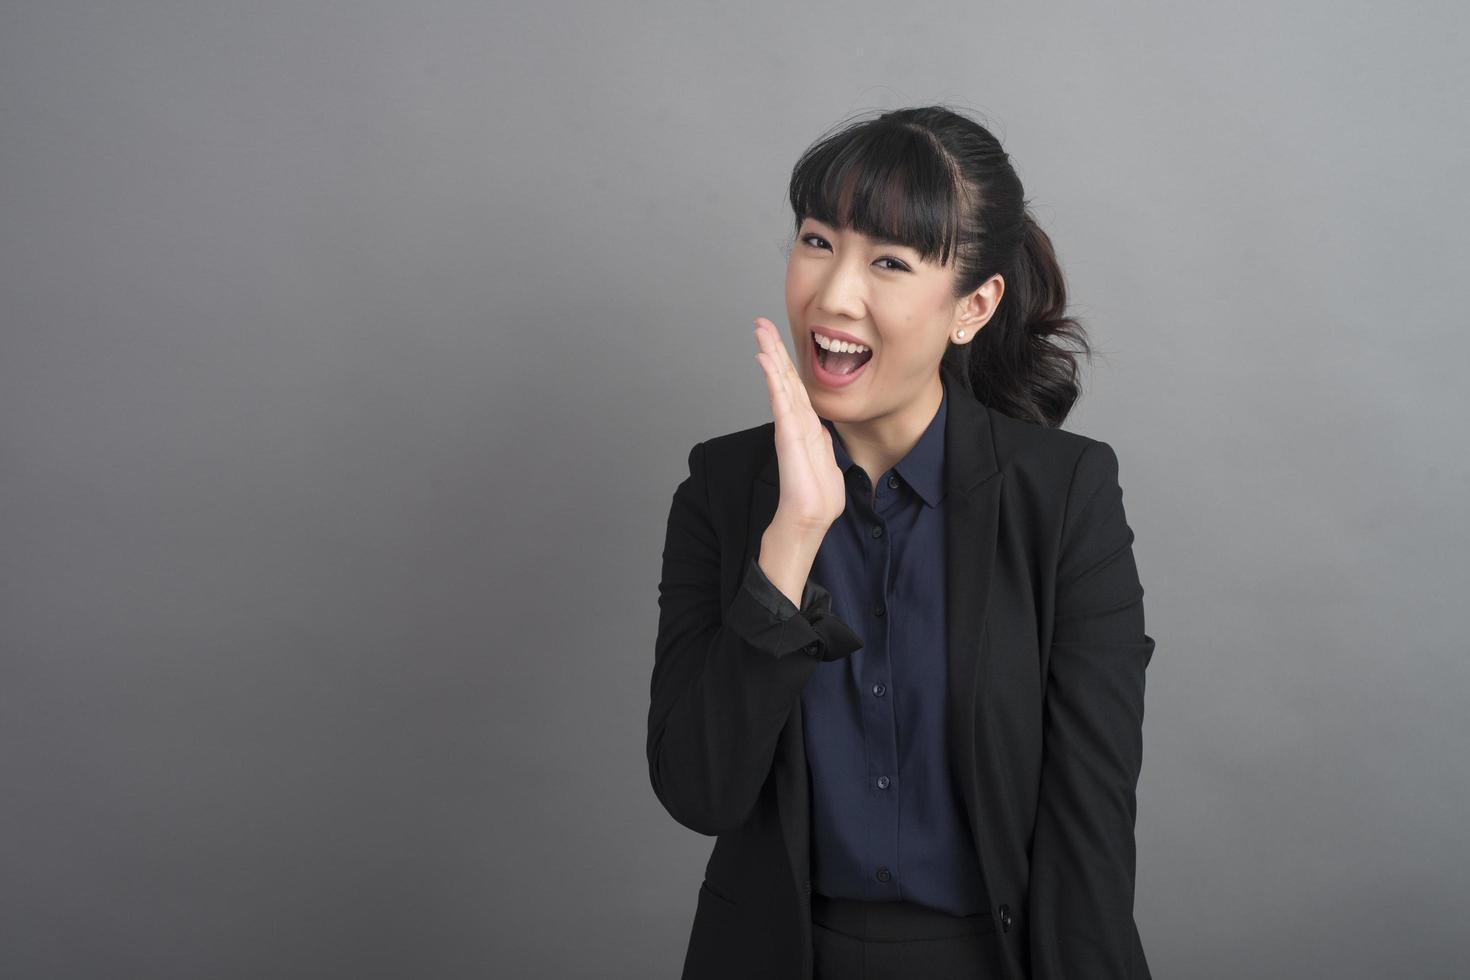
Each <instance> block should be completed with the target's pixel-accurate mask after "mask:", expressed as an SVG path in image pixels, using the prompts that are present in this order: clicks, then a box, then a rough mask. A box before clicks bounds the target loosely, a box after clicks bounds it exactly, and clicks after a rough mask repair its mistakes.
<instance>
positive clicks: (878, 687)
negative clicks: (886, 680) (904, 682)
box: [873, 684, 888, 698]
mask: <svg viewBox="0 0 1470 980" xmlns="http://www.w3.org/2000/svg"><path fill="white" fill-rule="evenodd" d="M886 690H888V688H886V687H884V686H883V685H882V684H874V685H873V694H874V695H876V696H877V697H880V698H881V697H882V696H883V692H884V691H886Z"/></svg>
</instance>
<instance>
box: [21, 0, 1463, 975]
mask: <svg viewBox="0 0 1470 980" xmlns="http://www.w3.org/2000/svg"><path fill="white" fill-rule="evenodd" d="M1466 26H1467V24H1466V19H1465V14H1464V13H1463V12H1462V11H1461V10H1457V9H1456V5H1454V4H1450V3H1441V4H1417V5H1410V6H1407V7H1402V6H1401V7H1393V8H1390V7H1388V6H1385V5H1377V6H1366V5H1348V6H1344V5H1343V4H1340V3H1326V2H1316V3H1304V4H1293V5H1289V6H1288V7H1287V8H1285V9H1283V8H1282V7H1281V5H1279V4H1268V3H1263V2H1253V3H1247V4H1245V5H1240V4H1235V5H1222V4H1218V3H1210V4H1183V5H1181V4H1170V5H1141V4H1140V5H1130V6H1126V7H1117V6H1107V5H1089V4H1040V5H1038V4H991V5H976V4H971V3H929V2H917V3H905V4H891V3H883V4H880V3H867V2H845V3H841V4H830V3H818V4H801V5H797V6H795V7H791V6H787V5H784V4H775V3H764V4H756V5H754V6H753V7H752V6H750V5H731V4H706V3H691V2H689V0H682V2H678V3H674V2H661V3H647V2H645V3H640V4H638V5H637V6H636V7H633V6H631V5H630V6H627V7H623V6H619V5H613V4H593V3H585V4H581V5H574V6H572V5H565V4H549V5H548V4H539V5H537V6H536V7H534V8H533V7H532V6H531V5H529V4H525V5H517V6H510V5H501V4H490V5H484V4H476V3H466V2H462V0H444V2H435V3H412V4H410V3H401V4H388V3H380V2H377V3H367V2H354V3H279V2H275V3H255V4H248V5H247V4H236V3H223V2H218V0H189V2H176V3H162V2H129V3H105V2H97V3H90V4H83V3H77V2H71V0H67V2H58V0H35V2H28V3H27V2H11V3H7V4H5V5H4V6H3V8H0V317H3V331H0V452H3V468H0V505H3V509H0V514H3V524H0V534H3V540H0V575H3V591H0V603H3V605H0V641H3V662H0V778H3V784H4V786H5V787H6V789H5V792H4V793H3V795H0V800H3V802H0V923H3V927H0V932H3V938H0V975H4V976H5V977H7V978H9V977H17V978H30V977H108V978H116V977H148V978H164V977H219V978H234V977H240V978H247V977H248V978H259V977H352V978H365V977H415V978H417V977H445V978H451V977H489V976H497V977H510V976H515V977H574V976H586V977H594V976H595V977H674V976H677V974H678V969H679V965H680V962H681V960H682V955H683V951H684V943H685V941H686V939H687V937H688V928H689V925H690V922H691V919H692V916H693V910H694V902H695V893H696V889H697V886H698V883H699V881H700V878H701V873H702V871H703V866H704V861H705V859H706V857H707V855H708V853H709V849H710V846H711V844H712V843H713V841H712V840H711V839H708V838H702V837H700V836H697V835H695V834H692V833H691V832H689V831H687V830H685V829H684V828H682V827H680V826H679V825H678V824H676V823H675V822H674V821H673V820H672V818H670V817H669V816H668V815H667V814H666V813H665V812H664V811H663V810H662V809H661V807H660V806H659V804H658V802H657V801H656V799H655V798H654V796H653V793H652V791H651V789H650V787H649V785H648V781H647V770H646V766H645V761H644V757H643V750H644V743H643V739H644V731H645V729H644V725H645V720H646V719H645V712H646V710H647V699H648V680H649V671H650V669H651V666H652V653H653V646H652V644H653V637H654V632H655V625H656V617H657V609H656V604H655V603H656V586H657V581H658V573H659V555H660V550H661V546H662V535H663V530H664V521H665V518H666V516H667V511H668V505H669V501H670V498H671V495H672V493H673V489H674V487H675V485H676V484H677V483H678V481H679V480H680V479H682V477H683V475H684V462H685V454H686V453H687V451H688V449H689V447H690V446H691V445H692V444H693V443H694V442H695V441H697V440H700V439H704V438H708V437H710V436H713V435H717V434H720V433H723V432H729V431H733V430H735V429H739V428H744V427H746V426H750V425H756V424H759V423H761V422H763V421H766V420H768V419H769V417H770V416H769V406H768V405H767V404H766V401H765V389H764V382H763V381H762V378H761V374H760V368H759V366H758V365H757V364H756V362H755V360H754V358H753V354H754V351H755V349H756V348H755V344H754V341H753V339H752V334H751V326H752V324H751V321H752V319H753V318H754V317H755V316H758V315H764V316H768V317H771V318H772V319H774V320H776V322H777V323H778V324H780V325H781V326H782V327H783V329H784V327H785V324H786V317H785V306H784V294H783V275H784V267H785V258H784V254H783V252H782V246H783V245H784V244H785V242H786V241H787V240H788V237H789V235H790V215H789V213H788V210H787V206H786V202H785V199H784V193H785V181H786V179H787V177H788V175H789V173H790V168H791V166H792V165H793V163H794V162H795V160H796V158H797V156H798V155H799V153H800V152H801V150H802V149H804V148H805V147H806V146H807V145H808V143H810V142H811V141H812V140H814V139H815V138H816V137H817V136H818V135H819V134H821V133H822V132H823V131H824V130H826V129H827V128H828V127H830V126H832V125H834V124H835V123H837V122H838V121H840V120H842V119H844V118H846V117H848V116H850V115H851V114H853V113H857V112H867V111H876V110H879V109H884V108H891V107H896V106H901V105H911V104H920V103H926V102H935V101H942V102H947V103H949V104H951V105H954V106H956V107H958V108H962V109H965V110H967V111H971V112H973V113H974V114H975V115H976V116H977V117H979V118H980V119H981V121H982V122H985V123H987V124H988V125H990V126H992V128H993V129H994V130H995V132H996V133H997V135H998V136H999V137H1000V138H1001V139H1002V141H1003V142H1004V144H1005V145H1006V147H1007V149H1008V150H1009V151H1010V153H1011V154H1012V156H1013V158H1014V159H1015V161H1016V163H1017V166H1018V168H1019V170H1020V172H1021V176H1022V179H1023V180H1024V181H1025V184H1026V190H1027V194H1028V197H1030V198H1031V199H1032V200H1033V201H1034V202H1035V206H1036V211H1037V214H1038V217H1039V219H1040V220H1041V222H1042V224H1043V227H1045V228H1046V229H1047V230H1048V231H1049V232H1050V234H1051V235H1052V236H1053V238H1054V241H1055V242H1056V245H1057V248H1058V250H1059V252H1060V256H1061V259H1062V261H1063V263H1064V266H1065V268H1066V269H1067V271H1068V275H1069V277H1070V278H1069V285H1070V287H1071V292H1072V297H1073V299H1074V300H1075V302H1076V308H1075V309H1076V312H1077V313H1078V315H1080V316H1082V317H1083V318H1084V320H1085V321H1086V323H1087V325H1088V326H1089V328H1090V330H1091V332H1092V337H1093V339H1094V340H1095V341H1096V343H1097V344H1098V346H1099V347H1100V348H1101V349H1102V352H1103V354H1102V356H1101V357H1099V358H1098V360H1097V361H1096V362H1095V364H1094V369H1093V370H1092V371H1091V373H1090V374H1089V375H1088V378H1087V380H1088V394H1087V396H1086V397H1085V398H1084V400H1083V401H1082V402H1081V404H1080V405H1079V406H1078V408H1077V409H1076V411H1075V412H1074V414H1073V416H1072V417H1071V418H1070V419H1069V420H1068V424H1067V427H1068V428H1070V429H1073V430H1075V431H1079V432H1084V433H1086V434H1088V435H1092V436H1094V437H1097V438H1102V439H1105V440H1107V441H1109V442H1111V443H1112V444H1113V445H1114V447H1115V448H1116V449H1117V450H1118V453H1119V456H1120V458H1121V460H1122V480H1123V483H1124V487H1125V497H1126V504H1127V508H1128V515H1129V519H1130V523H1131V524H1132V526H1133V528H1134V530H1135V532H1136V535H1137V543H1136V550H1135V553H1136V555H1137V558H1138V562H1139V567H1140V572H1141V576H1142V578H1143V581H1144V584H1145V588H1146V591H1147V599H1146V606H1147V615H1148V621H1149V632H1150V634H1151V635H1152V636H1154V637H1155V638H1156V640H1157V644H1158V648H1157V653H1156V656H1155V659H1154V661H1153V665H1152V666H1151V668H1150V674H1149V694H1148V709H1147V718H1146V722H1145V756H1144V758H1145V763H1144V768H1143V776H1142V781H1141V785H1140V788H1139V808H1140V812H1139V818H1138V828H1137V829H1138V842H1139V861H1138V878H1137V887H1138V899H1137V906H1136V910H1137V918H1138V922H1139V927H1140V930H1141V933H1142V936H1143V940H1144V945H1145V948H1146V950H1147V951H1148V953H1149V959H1150V963H1151V964H1152V966H1153V970H1154V975H1155V976H1157V977H1161V978H1163V977H1201V978H1206V977H1221V978H1225V977H1241V976H1249V977H1261V978H1265V977H1283V978H1288V977H1302V976H1328V975H1331V976H1336V977H1343V978H1353V977H1365V978H1366V977H1381V976H1384V975H1392V976H1409V975H1412V976H1415V977H1453V976H1463V975H1466V974H1467V973H1470V954H1467V953H1466V951H1465V947H1464V944H1463V940H1462V938H1460V936H1459V934H1458V932H1457V930H1458V929H1459V927H1462V926H1463V924H1464V922H1465V921H1466V920H1467V918H1470V880H1467V860H1466V859H1467V856H1470V839H1467V838H1470V831H1467V829H1466V828H1467V821H1466V819H1465V816H1466V812H1467V803H1470V799H1467V797H1470V793H1467V779H1466V770H1465V765H1464V762H1463V759H1464V753H1465V751H1466V749H1467V747H1470V731H1467V713H1466V711H1465V710H1464V709H1465V703H1466V695H1467V692H1470V676H1467V673H1470V667H1467V657H1466V653H1467V643H1466V640H1465V633H1464V629H1463V627H1462V623H1463V621H1464V614H1465V599H1464V597H1465V593H1466V587H1467V584H1470V582H1467V575H1466V559H1465V555H1466V548H1467V544H1470V541H1467V537H1470V532H1467V521H1466V517H1465V511H1464V501H1465V499H1466V496H1467V490H1470V468H1467V454H1466V444H1467V438H1466V421H1465V420H1466V410H1467V407H1470V406H1467V395H1466V385H1465V382H1464V371H1463V367H1464V363H1465V358H1466V356H1467V354H1470V342H1467V339H1466V334H1465V331H1464V329H1463V328H1464V327H1465V317H1464V313H1463V295H1464V291H1463V284H1464V272H1465V270H1466V268H1467V267H1470V249H1467V241H1466V228H1467V226H1470V204H1467V201H1470V195H1467V193H1466V188H1465V177H1466V174H1467V173H1470V139H1467V131H1466V116H1465V110H1464V107H1465V103H1466V99H1467V96H1470V85H1467V81H1470V78H1467V75H1470V71H1467V67H1466V65H1467V63H1466V60H1465V59H1464V52H1465V50H1466V48H1467V37H1466V34H1467V31H1466Z"/></svg>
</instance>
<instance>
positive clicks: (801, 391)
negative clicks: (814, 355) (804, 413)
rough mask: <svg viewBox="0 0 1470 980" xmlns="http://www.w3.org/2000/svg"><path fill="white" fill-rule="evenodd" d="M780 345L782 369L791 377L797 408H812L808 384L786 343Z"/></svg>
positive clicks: (793, 396)
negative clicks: (807, 388) (803, 379)
mask: <svg viewBox="0 0 1470 980" xmlns="http://www.w3.org/2000/svg"><path fill="white" fill-rule="evenodd" d="M772 327H773V329H774V324H773V325H772ZM780 347H781V362H782V370H783V371H784V373H785V374H786V376H787V378H789V379H790V382H791V388H792V401H793V403H794V406H795V407H797V408H801V407H806V408H811V406H812V400H811V396H810V395H809V394H808V392H807V390H806V384H805V383H804V382H803V381H802V380H801V372H800V371H798V370H797V369H796V364H795V363H793V362H792V360H791V355H790V353H788V352H787V350H786V345H785V344H784V343H783V344H781V345H780Z"/></svg>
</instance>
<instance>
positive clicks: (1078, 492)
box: [1028, 441, 1154, 980]
mask: <svg viewBox="0 0 1470 980" xmlns="http://www.w3.org/2000/svg"><path fill="white" fill-rule="evenodd" d="M1132 545H1133V532H1132V530H1131V529H1130V528H1129V527H1128V522H1127V520H1126V518H1125V516H1124V513H1123V491H1122V488H1121V487H1120V486H1119V483H1118V457H1117V454H1116V453H1115V452H1114V451H1113V449H1112V447H1111V446H1109V445H1108V444H1107V443H1105V442H1096V441H1094V442H1093V443H1091V444H1089V445H1088V446H1087V447H1086V448H1085V449H1083V451H1082V453H1081V455H1080V456H1079V457H1078V460H1077V464H1076V468H1075V470H1074V472H1073V477H1072V486H1071V488H1070V490H1069V491H1068V497H1067V507H1066V517H1065V519H1064V523H1063V528H1062V540H1061V554H1060V559H1059V564H1058V569H1057V595H1056V621H1055V629H1054V635H1053V639H1052V643H1051V660H1050V665H1049V667H1048V671H1047V685H1046V703H1045V708H1044V712H1045V717H1044V723H1043V754H1042V775H1041V796H1040V801H1039V803H1038V809H1037V816H1036V827H1035V833H1034V837H1033V841H1032V854H1031V884H1030V895H1029V909H1028V912H1029V916H1030V920H1031V921H1030V943H1031V965H1032V975H1033V977H1034V978H1035V980H1063V978H1072V977H1082V976H1085V977H1092V978H1116V980H1124V978H1128V980H1146V978H1148V977H1149V970H1148V964H1147V962H1146V960H1145V958H1144V954H1143V949H1142V946H1141V944H1140V941H1139V937H1138V930H1137V926H1136V925H1135V923H1134V919H1133V876H1134V864H1135V849H1134V836H1133V827H1134V818H1135V813H1136V809H1137V803H1136V796H1135V791H1136V788H1137V785H1138V775H1139V770H1140V767H1141V765H1142V761H1143V759H1142V756H1143V730H1142V726H1143V694H1144V670H1145V668H1146V667H1147V666H1148V663H1149V660H1150V659H1151V658H1152V656H1153V650H1154V641H1153V639H1152V638H1151V637H1149V636H1148V635H1146V634H1145V633H1144V619H1143V587H1142V586H1141V585H1140V584H1139V581H1138V570H1137V567H1136V565H1135V563H1134V560H1133V548H1132Z"/></svg>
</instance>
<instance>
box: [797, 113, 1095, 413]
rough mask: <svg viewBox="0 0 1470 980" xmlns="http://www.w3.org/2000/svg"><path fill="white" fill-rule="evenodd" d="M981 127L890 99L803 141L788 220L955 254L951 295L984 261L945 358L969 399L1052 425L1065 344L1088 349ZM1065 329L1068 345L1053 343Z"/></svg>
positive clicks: (1072, 372)
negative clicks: (997, 279)
mask: <svg viewBox="0 0 1470 980" xmlns="http://www.w3.org/2000/svg"><path fill="white" fill-rule="evenodd" d="M1022 194H1023V192H1022V188H1021V180H1020V178H1019V177H1017V176H1016V171H1015V169H1014V168H1013V167H1012V166H1011V162H1010V158H1009V157H1008V156H1007V155H1006V152H1005V150H1003V149H1001V146H1000V143H999V142H998V141H997V140H996V138H995V137H994V136H993V135H991V133H990V131H989V130H987V129H986V128H985V127H983V126H981V125H980V124H979V123H977V122H975V121H974V120H973V119H970V118H968V117H967V116H964V115H961V114H960V113H958V112H956V111H954V110H952V109H949V108H947V107H945V106H938V105H936V106H923V107H918V108H911V109H896V110H893V111H891V112H885V113H883V114H882V115H881V116H878V117H877V118H874V119H869V120H866V121H862V122H858V123H855V124H852V125H849V126H846V127H845V128H842V129H840V130H839V131H837V132H835V133H832V134H830V135H825V136H823V137H822V138H820V139H819V140H818V142H816V143H815V144H813V145H812V146H811V147H810V148H809V149H808V150H807V151H806V152H805V153H804V154H802V157H801V159H800V160H798V161H797V164H796V167H795V169H794V170H793V171H792V174H791V193H790V196H791V208H792V210H793V211H794V212H795V215H796V227H797V229H798V230H800V228H801V222H802V221H803V220H804V219H805V218H808V217H811V218H815V219H817V220H818V221H821V222H823V223H825V224H828V225H832V226H833V227H835V228H839V229H849V228H850V229H852V230H855V231H858V232H860V233H862V234H864V235H868V236H870V237H875V238H882V239H887V240H890V241H894V242H898V243H901V244H903V245H907V246H909V247H911V248H913V249H915V250H916V251H918V252H919V254H920V255H922V256H923V258H924V259H925V260H926V261H931V260H933V259H935V258H936V256H937V257H938V260H939V264H940V265H947V264H948V263H949V261H950V258H951V256H953V257H954V258H955V260H956V262H955V280H954V287H955V291H954V296H955V299H956V300H958V299H959V298H960V297H962V296H964V295H966V294H967V293H970V292H972V291H974V290H975V289H978V288H979V286H980V284H981V283H983V282H985V280H987V279H989V278H990V277H991V276H993V275H995V274H996V273H1000V274H1001V276H1002V277H1003V278H1004V280H1005V292H1004V294H1003V296H1002V297H1001V301H1000V305H999V306H998V307H997V308H996V310H995V313H994V314H993V315H992V316H991V318H990V319H989V320H988V321H987V322H986V324H985V326H984V328H983V329H981V330H980V331H979V333H978V334H977V335H976V336H975V338H974V339H973V340H971V341H970V342H969V343H968V344H954V343H951V344H950V345H949V348H948V349H947V350H946V351H945V352H944V357H943V358H942V359H941V362H940V366H941V368H944V367H946V366H948V367H950V368H952V369H953V370H954V373H955V374H956V375H957V376H958V377H959V379H960V381H961V382H962V384H963V385H964V386H965V388H966V389H967V390H968V391H969V392H970V393H971V394H973V395H974V396H975V397H976V398H977V399H978V400H979V401H981V402H982V403H984V404H985V405H988V406H989V407H990V408H992V409H995V410H996V411H999V412H1001V413H1003V414H1005V415H1009V416H1011V417H1013V418H1018V419H1024V420H1026V421H1030V422H1036V423H1039V424H1041V425H1048V426H1059V425H1061V424H1062V421H1063V420H1064V419H1065V418H1066V417H1067V413H1068V412H1069V411H1071V409H1072V405H1073V404H1074V403H1075V402H1076V401H1077V397H1078V395H1079V394H1080V391H1081V389H1080V387H1079V385H1078V383H1077V376H1078V365H1077V353H1078V351H1080V352H1081V353H1084V354H1087V355H1088V357H1089V358H1090V357H1091V348H1090V345H1089V344H1088V342H1087V337H1086V335H1085V333H1084V332H1083V329H1082V326H1081V324H1080V323H1079V322H1078V321H1077V320H1076V319H1075V318H1073V317H1069V316H1067V315H1066V307H1067V293H1066V286H1065V284H1064V283H1063V281H1062V269H1061V266H1060V265H1059V264H1058V263H1057V257H1056V253H1055V252H1054V251H1053V250H1052V244H1051V239H1050V238H1049V237H1048V236H1047V234H1046V232H1044V231H1042V230H1041V227H1040V226H1039V225H1038V224H1037V223H1036V221H1035V219H1034V218H1033V217H1032V216H1031V213H1030V211H1029V208H1028V205H1027V201H1026V200H1025V198H1024V197H1023V196H1022ZM1059 340H1061V341H1069V342H1071V343H1073V344H1075V345H1076V346H1077V348H1078V351H1073V350H1070V349H1068V348H1066V347H1064V346H1060V345H1058V343H1057V341H1059Z"/></svg>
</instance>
